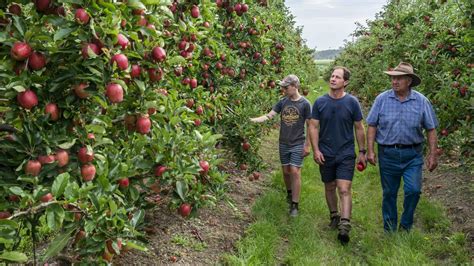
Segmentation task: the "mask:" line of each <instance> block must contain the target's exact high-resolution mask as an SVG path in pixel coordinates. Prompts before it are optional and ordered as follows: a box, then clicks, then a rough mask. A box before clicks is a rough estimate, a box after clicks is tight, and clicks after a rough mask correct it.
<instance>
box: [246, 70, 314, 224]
mask: <svg viewBox="0 0 474 266" xmlns="http://www.w3.org/2000/svg"><path fill="white" fill-rule="evenodd" d="M280 87H281V88H282V89H283V90H284V92H285V95H286V97H284V98H283V99H281V100H280V101H279V102H278V103H277V104H276V105H275V106H274V107H273V109H272V110H271V111H270V112H269V113H268V114H266V115H263V116H260V117H256V118H251V119H250V121H252V122H257V123H261V122H264V121H267V120H268V119H272V118H273V117H274V116H275V115H276V114H278V113H281V125H280V138H279V142H280V143H279V151H280V162H281V165H282V171H283V178H284V181H285V186H286V190H287V201H288V203H289V204H290V216H292V217H295V216H297V215H298V202H299V198H300V191H301V167H302V166H303V159H304V157H306V156H307V155H308V154H309V151H310V147H309V146H310V143H309V139H307V138H305V133H304V128H305V123H306V124H308V125H309V119H310V118H311V104H310V103H309V101H308V100H307V99H306V98H305V97H303V96H301V95H300V94H299V92H298V90H299V89H300V80H299V79H298V77H297V76H295V75H288V76H286V77H285V78H284V79H283V80H282V81H281V82H280Z"/></svg>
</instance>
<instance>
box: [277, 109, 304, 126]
mask: <svg viewBox="0 0 474 266" xmlns="http://www.w3.org/2000/svg"><path fill="white" fill-rule="evenodd" d="M299 118H300V111H299V110H298V108H296V107H295V106H292V105H290V106H286V107H285V108H283V111H282V112H281V119H282V121H283V123H285V125H287V126H292V125H294V124H296V122H298V119H299Z"/></svg>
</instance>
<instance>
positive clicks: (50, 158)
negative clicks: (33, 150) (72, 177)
mask: <svg viewBox="0 0 474 266" xmlns="http://www.w3.org/2000/svg"><path fill="white" fill-rule="evenodd" d="M55 160H56V157H54V155H52V154H50V155H40V156H38V161H39V162H40V163H41V165H43V164H50V163H53V162H54V161H55Z"/></svg>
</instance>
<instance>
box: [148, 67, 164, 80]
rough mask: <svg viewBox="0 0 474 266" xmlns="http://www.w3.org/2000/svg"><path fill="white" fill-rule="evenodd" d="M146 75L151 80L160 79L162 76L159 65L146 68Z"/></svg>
mask: <svg viewBox="0 0 474 266" xmlns="http://www.w3.org/2000/svg"><path fill="white" fill-rule="evenodd" d="M148 76H149V78H150V80H151V81H160V80H161V79H162V78H163V70H162V69H161V67H157V68H150V69H148Z"/></svg>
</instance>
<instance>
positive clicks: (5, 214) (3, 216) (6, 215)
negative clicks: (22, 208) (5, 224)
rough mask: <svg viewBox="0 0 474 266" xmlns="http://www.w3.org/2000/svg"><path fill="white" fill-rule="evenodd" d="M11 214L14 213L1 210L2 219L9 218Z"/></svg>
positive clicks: (0, 217) (0, 218) (0, 216)
mask: <svg viewBox="0 0 474 266" xmlns="http://www.w3.org/2000/svg"><path fill="white" fill-rule="evenodd" d="M10 216H12V214H11V213H10V212H9V211H1V212H0V220H5V219H8V218H10Z"/></svg>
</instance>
